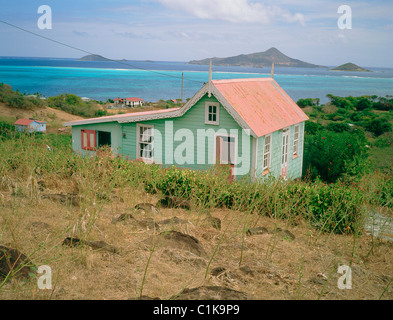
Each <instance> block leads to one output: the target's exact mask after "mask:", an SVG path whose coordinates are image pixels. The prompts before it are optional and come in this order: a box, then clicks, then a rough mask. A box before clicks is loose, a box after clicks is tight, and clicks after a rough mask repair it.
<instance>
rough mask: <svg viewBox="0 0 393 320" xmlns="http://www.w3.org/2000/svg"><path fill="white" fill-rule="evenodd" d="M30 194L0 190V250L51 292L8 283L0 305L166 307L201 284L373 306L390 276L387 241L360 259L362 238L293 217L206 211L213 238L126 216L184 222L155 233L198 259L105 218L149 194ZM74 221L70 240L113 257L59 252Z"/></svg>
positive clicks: (164, 215) (368, 243)
mask: <svg viewBox="0 0 393 320" xmlns="http://www.w3.org/2000/svg"><path fill="white" fill-rule="evenodd" d="M50 187H51V189H50V192H58V193H60V192H64V193H65V192H70V191H71V189H72V188H70V189H67V190H66V189H65V188H64V185H63V186H62V184H61V182H59V183H58V187H57V188H56V184H55V183H52V184H51V185H50ZM30 189H31V190H33V192H31V193H30V194H28V193H23V194H22V195H19V196H15V195H13V194H12V190H8V191H7V190H3V191H1V193H0V206H1V213H0V243H1V244H3V245H7V246H10V247H13V248H17V249H19V250H20V251H22V252H23V253H25V254H27V255H29V256H30V257H31V259H32V260H33V262H34V263H35V264H36V265H37V266H39V265H49V266H50V267H51V268H52V272H53V280H52V281H53V289H52V290H39V289H37V286H36V283H34V282H32V283H24V282H21V281H17V280H12V281H10V282H9V283H7V284H5V285H4V286H3V287H2V288H0V299H59V300H62V299H100V300H101V299H121V300H122V299H135V298H137V297H139V295H140V294H141V293H142V295H146V296H150V297H158V298H160V299H170V298H171V297H172V296H174V295H176V294H178V293H180V292H181V291H182V290H184V289H185V288H194V287H198V286H202V285H218V286H225V287H228V288H231V289H235V290H238V291H241V292H244V293H246V294H247V295H248V297H249V298H250V299H260V300H265V299H267V300H268V299H379V298H380V297H381V295H382V293H383V292H384V290H385V289H386V288H387V286H388V283H389V281H390V280H391V278H392V277H393V271H392V270H393V268H392V266H393V244H392V243H388V242H385V241H383V240H376V239H373V240H374V247H373V251H372V252H371V253H370V249H371V247H372V239H371V238H370V236H367V235H362V236H359V237H355V236H348V235H333V234H320V233H319V232H318V231H316V230H315V229H314V228H312V227H310V225H309V224H308V223H307V222H305V221H303V220H302V219H301V218H299V219H297V220H296V221H292V223H291V224H290V225H287V224H286V223H285V221H276V220H274V219H272V218H268V217H263V216H259V215H253V214H249V213H246V212H236V211H232V210H227V209H216V210H212V211H211V212H210V213H211V214H212V216H214V217H218V218H220V219H221V221H222V228H221V230H220V231H219V230H216V229H215V228H213V227H212V226H210V225H208V224H207V223H206V222H204V218H205V217H206V212H203V211H198V209H194V210H191V211H187V210H183V209H164V208H161V209H160V212H159V213H158V214H157V213H156V214H151V213H133V214H134V216H135V218H136V219H142V218H153V219H154V220H155V221H156V222H160V221H162V220H165V219H168V218H172V217H174V216H177V217H178V218H180V219H184V220H188V221H189V222H190V223H187V224H182V225H170V224H169V225H165V226H164V225H161V230H160V232H162V231H165V230H176V231H179V232H182V233H185V234H188V235H191V236H193V237H195V238H196V239H198V240H199V241H200V243H201V245H202V246H203V248H204V249H205V251H206V252H207V255H208V256H207V257H198V256H196V255H194V254H192V253H190V252H187V251H185V250H180V249H178V248H177V249H175V248H171V247H154V248H150V249H149V248H147V247H146V246H145V245H144V242H143V241H144V240H145V239H147V238H149V237H151V236H152V235H153V234H157V233H158V232H159V231H157V230H149V229H140V228H137V227H136V226H135V225H133V224H132V223H121V222H119V223H116V224H113V223H112V219H113V217H116V216H118V215H120V214H122V213H132V212H133V211H132V208H133V207H134V206H135V205H136V204H138V203H143V202H149V203H153V204H155V203H157V201H158V198H156V197H155V196H152V195H149V194H147V193H144V192H135V190H134V189H129V188H122V189H117V190H116V193H115V194H114V195H113V198H112V199H111V200H110V201H106V202H97V203H95V204H93V205H88V204H84V203H82V204H81V206H80V207H74V206H70V205H67V204H64V203H59V202H55V201H53V200H50V199H41V195H42V192H41V191H39V190H36V189H34V188H33V187H30ZM25 190H26V189H25ZM45 192H48V190H45ZM83 221H85V222H86V224H85V226H86V229H83V228H79V229H78V230H80V231H79V232H80V233H79V234H78V235H79V236H81V235H82V234H83V235H82V236H83V237H85V238H86V239H89V240H103V241H105V242H107V243H109V244H111V245H113V246H116V247H117V248H119V250H120V254H113V253H109V252H106V251H93V250H92V249H91V248H89V247H80V248H78V247H76V248H70V247H66V246H63V245H61V244H62V241H63V239H64V238H65V237H67V236H69V235H70V234H71V230H72V229H73V227H74V226H75V225H76V224H78V225H79V226H81V224H82V222H83ZM34 222H43V223H46V224H47V227H45V226H46V225H43V226H42V229H41V230H40V228H39V226H38V227H36V228H32V223H34ZM254 226H263V227H265V228H267V229H268V230H269V231H272V230H275V228H277V227H280V228H283V229H287V230H289V231H290V232H291V233H293V234H294V235H295V237H296V238H295V239H294V240H290V239H289V238H283V237H281V236H279V235H278V234H274V233H268V234H263V235H255V236H245V235H244V230H246V229H247V228H248V227H254ZM83 230H84V231H83ZM213 254H214V255H213ZM212 258H213V259H212ZM210 260H211V264H210V265H209V261H210ZM148 261H149V263H148ZM239 264H240V265H239ZM341 264H347V265H352V270H353V289H352V290H340V289H338V286H337V280H338V278H339V276H340V275H339V274H338V273H337V269H338V266H339V265H341ZM208 267H209V270H208V271H209V272H207V276H206V277H205V275H206V271H207V268H208ZM216 267H223V268H225V271H224V272H221V273H220V274H219V275H218V276H213V275H211V273H210V271H211V270H213V269H214V268H216ZM318 274H323V275H324V276H326V278H327V281H323V277H322V276H319V277H318ZM318 282H320V283H318ZM392 298H393V288H392V287H389V288H388V289H387V290H386V292H385V293H384V295H383V299H392Z"/></svg>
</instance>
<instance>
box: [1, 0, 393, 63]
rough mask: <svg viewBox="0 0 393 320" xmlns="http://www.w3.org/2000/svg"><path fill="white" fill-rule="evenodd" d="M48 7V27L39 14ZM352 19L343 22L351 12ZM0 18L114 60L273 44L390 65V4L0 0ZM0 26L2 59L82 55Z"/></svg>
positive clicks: (331, 59) (307, 57) (304, 56)
mask: <svg viewBox="0 0 393 320" xmlns="http://www.w3.org/2000/svg"><path fill="white" fill-rule="evenodd" d="M42 5H47V6H49V7H50V9H51V22H52V23H51V24H52V25H51V29H41V28H42V24H41V28H40V25H39V23H38V22H39V20H40V19H41V22H45V23H46V26H48V22H49V20H45V21H44V20H43V17H44V15H45V13H44V12H41V13H38V9H39V7H40V6H42ZM342 5H347V6H349V8H350V9H351V13H352V19H349V18H348V19H346V20H344V19H343V18H341V21H342V22H343V23H344V25H345V26H349V24H348V23H349V21H351V27H352V28H351V29H342V26H341V28H340V27H339V24H338V22H339V19H340V17H342V16H343V15H344V14H348V11H345V12H343V11H341V13H338V9H339V7H340V6H342ZM0 8H1V10H0V20H2V21H6V22H8V23H11V24H14V25H16V26H18V27H21V28H24V29H27V30H29V31H31V32H34V33H37V34H40V35H42V36H44V37H48V38H51V39H54V40H56V41H59V42H63V43H66V44H68V45H70V46H73V47H77V48H80V49H83V50H85V51H88V52H93V53H96V54H100V55H103V56H105V57H108V58H111V59H128V60H156V61H157V60H158V61H189V60H195V59H204V58H211V57H229V56H234V55H239V54H249V53H255V52H262V51H266V50H267V49H269V48H271V47H276V48H277V49H279V50H280V51H281V52H283V53H284V54H286V55H288V56H289V57H291V58H295V59H300V60H303V61H306V62H310V63H314V64H319V65H325V66H337V65H341V64H343V63H347V62H352V63H355V64H358V65H360V66H363V67H390V68H393V18H392V17H393V1H392V0H346V1H344V0H340V1H337V0H307V1H306V0H294V1H290V0H110V1H109V0H82V1H80V0H79V1H76V0H67V1H60V0H45V1H44V0H13V1H10V0H0ZM84 55H85V54H84V53H82V52H79V51H77V50H74V49H71V48H67V47H64V46H61V45H59V44H56V43H53V42H50V41H47V40H44V39H42V38H39V37H36V36H34V35H32V34H29V33H26V32H23V31H21V30H19V29H16V28H13V27H11V26H9V25H6V24H4V23H1V22H0V56H24V57H57V58H80V57H82V56H84Z"/></svg>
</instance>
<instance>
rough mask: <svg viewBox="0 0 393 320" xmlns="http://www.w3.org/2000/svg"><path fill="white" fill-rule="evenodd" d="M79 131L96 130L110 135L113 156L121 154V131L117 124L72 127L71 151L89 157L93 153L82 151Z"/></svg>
mask: <svg viewBox="0 0 393 320" xmlns="http://www.w3.org/2000/svg"><path fill="white" fill-rule="evenodd" d="M81 130H96V131H104V132H110V133H111V140H112V141H111V144H112V150H113V153H115V154H121V153H122V136H121V135H122V130H121V125H120V124H118V123H114V122H111V123H100V124H90V125H81V126H73V127H72V149H73V150H74V151H76V152H79V153H81V154H82V155H91V154H93V153H94V152H93V151H87V150H82V145H81V144H82V141H81Z"/></svg>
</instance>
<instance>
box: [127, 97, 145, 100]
mask: <svg viewBox="0 0 393 320" xmlns="http://www.w3.org/2000/svg"><path fill="white" fill-rule="evenodd" d="M124 100H128V101H143V99H139V98H135V97H133V98H125V99H124Z"/></svg>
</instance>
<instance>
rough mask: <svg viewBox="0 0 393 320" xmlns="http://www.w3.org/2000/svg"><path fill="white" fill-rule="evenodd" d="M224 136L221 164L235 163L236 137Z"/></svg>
mask: <svg viewBox="0 0 393 320" xmlns="http://www.w3.org/2000/svg"><path fill="white" fill-rule="evenodd" d="M221 138H222V152H221V164H235V138H234V137H221Z"/></svg>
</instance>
